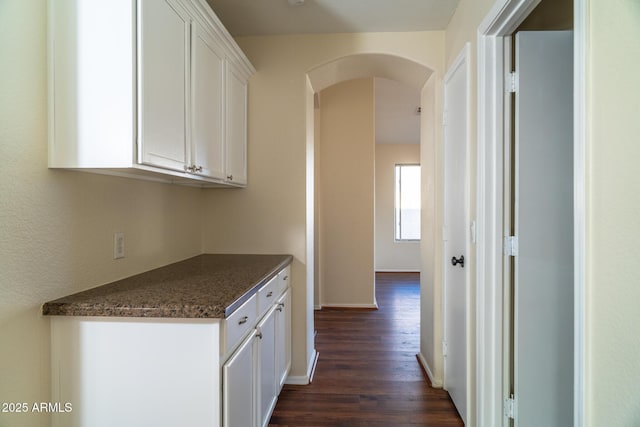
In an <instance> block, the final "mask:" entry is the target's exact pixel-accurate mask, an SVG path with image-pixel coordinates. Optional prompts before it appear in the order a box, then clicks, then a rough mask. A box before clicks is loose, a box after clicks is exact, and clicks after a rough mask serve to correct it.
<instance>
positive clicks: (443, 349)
mask: <svg viewBox="0 0 640 427" xmlns="http://www.w3.org/2000/svg"><path fill="white" fill-rule="evenodd" d="M447 351H449V346H448V345H447V342H446V341H442V357H447Z"/></svg>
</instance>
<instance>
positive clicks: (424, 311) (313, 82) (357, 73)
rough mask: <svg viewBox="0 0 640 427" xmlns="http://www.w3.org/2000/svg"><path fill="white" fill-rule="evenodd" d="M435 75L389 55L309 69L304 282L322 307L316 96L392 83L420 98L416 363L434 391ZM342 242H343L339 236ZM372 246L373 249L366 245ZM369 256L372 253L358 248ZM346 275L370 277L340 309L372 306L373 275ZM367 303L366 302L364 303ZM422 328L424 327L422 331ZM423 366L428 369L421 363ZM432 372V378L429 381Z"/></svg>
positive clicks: (437, 300)
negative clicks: (378, 81)
mask: <svg viewBox="0 0 640 427" xmlns="http://www.w3.org/2000/svg"><path fill="white" fill-rule="evenodd" d="M436 74H437V73H436V72H434V70H433V69H432V68H430V67H427V66H425V65H422V64H419V63H417V62H415V61H412V60H408V59H406V58H403V57H400V56H395V55H389V54H376V53H367V54H355V55H348V56H345V57H340V58H337V59H334V60H332V61H329V62H327V63H324V64H322V65H319V66H317V67H314V68H312V69H310V70H309V71H308V72H307V102H306V106H307V111H306V119H307V122H306V128H307V218H308V221H307V236H308V239H307V242H308V243H307V259H308V260H309V261H311V260H313V261H314V273H313V274H314V276H313V277H310V278H309V282H310V283H314V284H315V293H314V296H315V298H316V304H315V305H316V308H318V305H320V304H321V303H322V299H321V298H322V296H321V294H322V268H320V263H321V260H320V255H319V253H320V251H319V248H318V240H319V239H318V227H317V222H318V221H317V210H316V207H317V203H316V196H317V194H316V188H315V185H314V183H315V182H316V178H317V176H316V174H317V170H318V164H317V162H316V161H317V156H316V155H317V149H318V147H317V144H316V143H315V140H316V137H317V135H316V134H315V129H316V126H315V120H316V117H315V108H314V107H315V106H316V105H317V102H318V99H317V93H319V92H320V91H321V90H323V89H325V88H328V87H329V86H332V85H334V84H338V83H341V82H344V81H347V80H352V79H359V78H366V77H381V78H386V79H390V80H394V81H398V82H401V83H404V84H407V85H410V86H412V87H415V88H416V90H418V91H420V93H421V102H420V104H421V109H422V114H421V136H420V146H421V150H420V151H421V153H422V154H421V163H424V164H425V165H427V172H426V173H425V174H424V175H423V178H422V199H423V203H422V207H423V209H422V214H421V216H422V222H423V224H424V226H423V230H424V231H425V233H424V235H425V236H426V238H425V239H424V241H423V242H422V243H421V263H422V267H421V270H422V271H423V272H426V273H427V274H428V276H429V277H423V278H422V279H421V282H422V283H421V299H422V302H421V310H420V311H421V350H420V355H419V356H420V358H421V360H422V362H423V365H425V368H426V370H427V372H428V374H429V376H430V377H431V380H432V383H433V385H434V386H442V377H441V369H442V359H441V357H442V356H441V353H440V349H439V348H437V346H436V345H435V343H436V342H438V340H441V339H442V320H441V317H442V315H441V309H442V307H441V294H440V292H441V291H440V286H439V285H438V283H439V280H440V276H439V275H440V274H441V272H440V258H439V253H440V248H439V245H438V244H436V243H437V239H436V236H438V235H439V232H438V231H437V229H438V225H437V224H438V223H439V221H440V220H441V218H440V213H439V210H440V209H439V208H438V207H437V206H438V205H439V203H440V202H439V198H440V197H441V196H440V195H439V194H438V192H439V190H438V189H439V188H440V187H441V181H440V177H439V175H440V171H439V168H440V167H441V165H440V161H439V160H438V159H439V156H440V147H439V143H438V141H439V134H440V128H439V122H438V120H437V116H438V113H437V112H438V111H440V108H441V107H440V102H441V101H440V90H441V88H440V80H439V76H437V75H436ZM345 238H348V237H346V236H345ZM371 244H373V243H371ZM360 249H362V250H363V251H369V252H370V253H373V250H372V248H366V247H365V248H360ZM349 267H350V268H351V269H359V268H360V269H364V270H365V271H364V273H363V274H365V275H366V274H370V275H371V280H370V281H369V286H370V289H368V290H365V291H364V292H363V293H362V295H365V299H364V300H360V301H354V300H352V301H349V302H347V303H345V304H344V305H351V306H355V307H358V306H361V307H362V306H372V305H375V299H374V298H375V297H374V292H373V291H374V280H373V269H372V268H371V264H370V263H369V264H366V263H365V264H363V265H361V266H358V265H350V266H349ZM365 286H366V285H365ZM367 298H368V299H367ZM425 325H426V327H425ZM427 361H428V363H427ZM432 372H436V374H437V376H434V375H433V373H432Z"/></svg>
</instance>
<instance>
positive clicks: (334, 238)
mask: <svg viewBox="0 0 640 427" xmlns="http://www.w3.org/2000/svg"><path fill="white" fill-rule="evenodd" d="M373 101H374V84H373V79H372V78H366V79H358V80H349V81H346V82H343V83H338V84H336V85H333V86H330V87H328V88H327V89H325V90H323V91H322V92H320V134H321V135H322V136H321V138H320V141H319V145H320V164H321V165H322V166H321V168H320V171H319V172H320V183H319V184H320V201H319V209H320V218H319V220H320V226H319V234H320V246H321V247H322V249H321V251H320V254H319V257H320V270H321V273H320V274H321V277H322V280H321V282H320V292H321V305H322V306H353V307H373V306H374V305H375V286H374V267H373V261H374V251H373V236H374V222H373V221H374V173H375V159H374V156H375V152H374V147H375V137H374V129H375V123H374V116H375V112H374V102H373Z"/></svg>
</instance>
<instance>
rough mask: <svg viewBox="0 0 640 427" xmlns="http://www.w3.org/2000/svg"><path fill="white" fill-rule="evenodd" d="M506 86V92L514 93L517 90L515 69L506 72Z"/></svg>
mask: <svg viewBox="0 0 640 427" xmlns="http://www.w3.org/2000/svg"><path fill="white" fill-rule="evenodd" d="M505 84H506V86H507V88H506V89H507V93H516V92H518V73H516V72H515V71H512V72H510V73H509V74H507V80H506V82H505Z"/></svg>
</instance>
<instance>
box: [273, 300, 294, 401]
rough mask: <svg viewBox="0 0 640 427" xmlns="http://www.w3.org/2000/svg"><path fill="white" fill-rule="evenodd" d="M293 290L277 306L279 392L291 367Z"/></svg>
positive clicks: (277, 373) (277, 375) (277, 374)
mask: <svg viewBox="0 0 640 427" xmlns="http://www.w3.org/2000/svg"><path fill="white" fill-rule="evenodd" d="M290 301H291V292H290V291H289V289H287V291H286V292H285V293H284V294H283V295H282V296H281V297H280V299H279V300H278V303H277V308H276V379H277V381H278V383H277V385H278V389H277V392H278V394H279V393H280V390H282V386H283V385H284V382H285V381H286V379H287V376H288V375H289V370H290V368H291V306H290Z"/></svg>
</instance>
